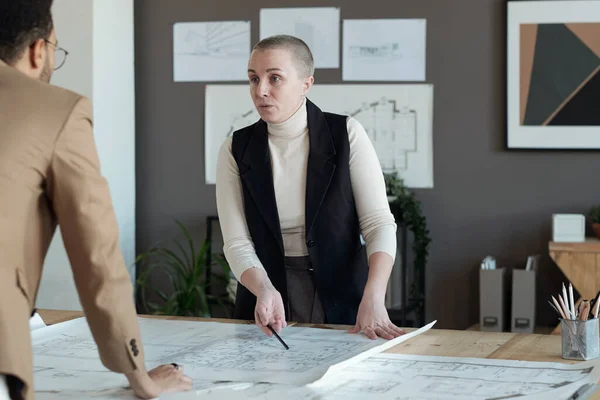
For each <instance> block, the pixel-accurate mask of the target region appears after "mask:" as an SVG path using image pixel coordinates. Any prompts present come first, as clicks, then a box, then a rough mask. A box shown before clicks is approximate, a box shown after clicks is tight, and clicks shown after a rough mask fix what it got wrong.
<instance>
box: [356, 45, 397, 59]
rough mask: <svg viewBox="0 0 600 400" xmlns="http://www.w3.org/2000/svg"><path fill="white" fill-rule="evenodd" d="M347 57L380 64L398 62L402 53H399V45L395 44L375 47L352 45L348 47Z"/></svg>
mask: <svg viewBox="0 0 600 400" xmlns="http://www.w3.org/2000/svg"><path fill="white" fill-rule="evenodd" d="M348 57H350V58H354V59H361V60H362V61H367V62H372V63H381V62H390V61H395V60H399V59H401V58H402V53H401V52H400V43H397V42H392V43H387V44H382V45H376V46H368V45H358V44H354V45H350V46H349V47H348Z"/></svg>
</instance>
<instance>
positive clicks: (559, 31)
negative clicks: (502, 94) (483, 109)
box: [506, 0, 600, 150]
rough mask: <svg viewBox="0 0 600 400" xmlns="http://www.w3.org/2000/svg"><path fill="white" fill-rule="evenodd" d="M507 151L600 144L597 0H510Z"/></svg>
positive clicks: (599, 11) (598, 146) (586, 147)
mask: <svg viewBox="0 0 600 400" xmlns="http://www.w3.org/2000/svg"><path fill="white" fill-rule="evenodd" d="M506 101H507V104H506V106H507V132H506V135H507V137H506V147H507V148H508V149H537V150H539V149H554V150H590V149H600V0H550V1H547V0H546V1H544V0H541V1H514V0H512V1H510V0H509V1H508V2H507V98H506Z"/></svg>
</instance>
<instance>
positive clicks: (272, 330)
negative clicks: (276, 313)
mask: <svg viewBox="0 0 600 400" xmlns="http://www.w3.org/2000/svg"><path fill="white" fill-rule="evenodd" d="M267 328H269V330H270V331H271V332H273V335H275V337H276V338H277V340H279V341H280V342H281V344H282V345H283V347H285V349H286V350H289V349H290V348H289V347H288V345H287V344H285V342H284V341H283V340H282V339H281V338H280V337H279V335H278V334H277V332H275V329H273V328H272V327H271V325H267Z"/></svg>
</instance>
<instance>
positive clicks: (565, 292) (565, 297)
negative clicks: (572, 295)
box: [559, 282, 571, 316]
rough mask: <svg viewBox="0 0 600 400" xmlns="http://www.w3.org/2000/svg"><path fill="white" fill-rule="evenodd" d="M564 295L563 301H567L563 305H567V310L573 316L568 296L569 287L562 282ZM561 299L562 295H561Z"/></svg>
mask: <svg viewBox="0 0 600 400" xmlns="http://www.w3.org/2000/svg"><path fill="white" fill-rule="evenodd" d="M562 286H563V287H562V297H563V301H564V302H565V304H563V307H564V306H566V307H565V310H567V311H568V314H569V316H571V309H570V308H569V298H568V297H567V288H566V287H565V283H564V282H563V284H562ZM559 299H560V297H559Z"/></svg>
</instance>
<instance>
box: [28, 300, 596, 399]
mask: <svg viewBox="0 0 600 400" xmlns="http://www.w3.org/2000/svg"><path fill="white" fill-rule="evenodd" d="M38 313H39V314H40V316H41V317H42V319H43V320H44V322H46V324H47V325H50V324H53V323H58V322H63V321H68V320H70V319H73V318H77V317H80V316H82V313H81V312H79V313H78V312H76V311H58V310H38ZM140 317H150V318H164V319H175V320H176V319H180V320H196V321H207V319H203V318H188V317H156V316H147V315H140ZM210 321H227V322H244V323H252V322H249V321H234V320H219V319H210ZM290 325H293V324H290ZM295 325H296V326H310V327H317V328H329V329H341V328H349V327H346V326H344V327H342V326H333V325H312V324H295ZM414 329H415V328H407V329H406V330H407V331H412V330H414ZM386 352H390V353H402V354H413V355H425V356H446V357H475V358H490V359H503V360H523V361H546V362H560V363H565V364H575V363H577V362H578V361H572V360H564V359H562V358H561V342H560V336H557V335H538V334H518V333H511V332H502V333H496V332H479V331H458V330H446V329H430V330H429V331H427V332H425V333H423V334H421V335H419V336H417V337H415V338H413V339H411V340H409V341H407V342H406V343H401V344H399V345H398V346H395V347H393V348H391V349H389V350H387V351H386ZM589 399H590V400H600V390H599V391H596V393H594V395H592V396H590V397H589Z"/></svg>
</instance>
